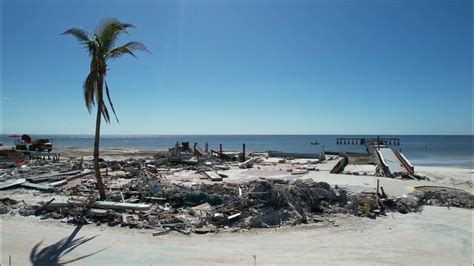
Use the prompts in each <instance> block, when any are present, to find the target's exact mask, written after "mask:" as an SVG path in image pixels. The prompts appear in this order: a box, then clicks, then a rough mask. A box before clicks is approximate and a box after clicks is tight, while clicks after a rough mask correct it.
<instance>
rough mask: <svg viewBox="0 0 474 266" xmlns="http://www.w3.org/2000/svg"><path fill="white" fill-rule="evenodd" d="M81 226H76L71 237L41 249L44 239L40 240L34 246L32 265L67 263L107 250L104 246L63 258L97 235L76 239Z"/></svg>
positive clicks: (31, 258) (31, 257) (53, 265)
mask: <svg viewBox="0 0 474 266" xmlns="http://www.w3.org/2000/svg"><path fill="white" fill-rule="evenodd" d="M81 228H82V225H78V226H76V228H75V229H74V231H73V232H72V233H71V235H70V236H69V237H67V238H63V239H61V240H59V241H58V242H56V243H54V244H52V245H50V246H47V247H44V248H42V249H41V250H39V248H40V246H41V244H42V243H43V240H41V241H40V242H38V244H36V245H35V246H34V247H33V249H32V250H31V253H30V261H31V263H32V265H52V266H56V265H65V264H68V263H71V262H75V261H78V260H81V259H84V258H87V257H90V256H92V255H94V254H96V253H99V252H101V251H103V250H105V248H104V249H101V250H99V251H96V252H93V253H91V254H88V255H84V256H80V257H77V258H75V259H69V260H63V257H64V256H65V255H67V254H68V253H69V252H71V251H73V250H74V249H75V248H77V247H78V246H80V245H82V244H85V243H87V242H89V241H90V240H92V239H94V238H95V237H96V236H93V237H89V238H84V237H79V238H77V239H74V238H75V237H76V235H77V233H79V230H81Z"/></svg>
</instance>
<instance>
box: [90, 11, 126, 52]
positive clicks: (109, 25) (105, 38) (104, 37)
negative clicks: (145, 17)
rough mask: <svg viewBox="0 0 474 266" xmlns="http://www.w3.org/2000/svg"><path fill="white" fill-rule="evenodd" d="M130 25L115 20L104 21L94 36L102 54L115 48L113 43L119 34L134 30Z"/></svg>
mask: <svg viewBox="0 0 474 266" xmlns="http://www.w3.org/2000/svg"><path fill="white" fill-rule="evenodd" d="M134 27H135V26H133V25H132V24H129V23H122V22H120V21H119V20H117V19H114V18H108V19H104V20H103V21H102V22H101V23H100V24H99V27H98V28H97V30H96V32H95V36H96V37H97V38H98V41H99V43H100V46H101V51H102V53H104V54H105V53H107V52H109V50H110V49H112V47H114V46H115V41H116V40H117V37H118V36H119V35H120V34H121V33H127V28H134Z"/></svg>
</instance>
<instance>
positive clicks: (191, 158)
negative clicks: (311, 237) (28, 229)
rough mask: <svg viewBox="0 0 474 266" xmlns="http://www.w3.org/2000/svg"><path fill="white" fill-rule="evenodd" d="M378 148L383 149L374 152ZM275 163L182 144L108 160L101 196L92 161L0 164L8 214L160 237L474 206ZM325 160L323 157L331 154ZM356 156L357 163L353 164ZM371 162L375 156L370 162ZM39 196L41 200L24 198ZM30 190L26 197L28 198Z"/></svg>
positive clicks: (433, 193) (442, 194)
mask: <svg viewBox="0 0 474 266" xmlns="http://www.w3.org/2000/svg"><path fill="white" fill-rule="evenodd" d="M374 147H375V148H377V147H376V146H374ZM323 155H324V157H325V158H324V159H326V161H324V162H322V161H320V160H318V159H295V158H288V157H286V158H285V157H276V158H274V157H270V156H269V154H268V153H246V152H245V145H243V151H242V152H225V151H224V150H223V147H222V145H220V147H219V150H218V151H214V150H210V149H209V148H208V145H207V143H206V145H205V149H202V148H200V146H199V145H198V144H197V143H196V144H194V145H193V146H192V147H191V146H190V144H189V142H184V143H176V145H175V146H174V147H172V148H170V149H169V151H168V152H156V153H155V154H154V156H153V157H145V158H130V159H123V160H115V159H113V158H112V159H109V160H105V159H103V160H101V162H100V169H101V172H102V173H103V175H104V177H103V179H104V185H105V187H106V190H107V195H108V198H107V199H106V200H105V201H99V200H98V199H97V191H96V181H95V178H94V172H93V165H92V160H85V159H84V158H82V157H81V158H66V157H64V158H62V159H58V160H46V159H32V160H25V159H22V161H18V159H12V158H15V156H14V155H12V154H10V155H4V156H2V157H1V158H2V159H1V167H0V190H2V195H3V196H2V197H1V198H0V201H1V203H0V210H1V213H3V214H5V213H10V214H20V215H25V216H29V215H36V216H41V217H42V218H43V219H46V218H52V219H63V220H64V221H65V222H73V223H84V224H88V223H94V224H97V225H100V224H107V225H109V226H118V225H120V226H127V227H130V228H139V229H151V230H153V234H154V235H162V234H166V233H168V232H170V231H177V232H180V233H183V234H190V233H198V234H202V233H208V232H218V231H238V230H246V229H250V228H269V227H279V226H284V225H291V226H292V225H297V224H302V223H314V222H318V221H321V220H322V219H324V217H326V216H329V215H332V214H337V213H343V214H349V215H356V216H363V217H369V218H372V219H375V218H377V217H378V216H380V215H385V214H386V213H387V212H401V213H408V212H418V211H421V210H422V208H423V205H425V204H433V205H441V206H456V207H462V208H472V207H473V201H474V198H473V196H472V195H471V194H470V193H468V192H466V191H463V190H455V189H452V190H446V189H444V188H439V189H435V188H433V187H419V188H416V189H414V190H413V191H412V193H410V194H408V195H406V196H404V197H399V196H390V195H387V193H386V191H385V190H384V188H383V187H379V186H377V190H375V191H352V190H349V189H347V188H343V187H339V186H337V185H336V186H334V185H333V186H331V185H330V184H328V183H326V182H317V181H314V180H313V179H311V178H303V177H305V175H307V174H308V173H311V172H318V171H320V170H322V169H326V168H327V169H328V171H327V174H330V173H329V170H333V171H334V169H336V170H335V171H336V172H337V171H339V170H337V169H338V168H342V169H343V168H344V166H347V165H348V163H349V162H350V161H351V160H359V161H360V160H362V161H364V160H368V159H367V158H369V157H367V156H365V157H364V156H361V157H360V158H355V157H354V156H352V157H350V156H349V157H348V156H344V155H342V157H338V156H333V155H326V154H323ZM323 155H321V156H323ZM354 158H355V159H354ZM370 162H371V163H373V162H375V160H372V161H370ZM15 190H17V192H22V191H23V192H25V191H31V190H34V191H38V192H35V193H41V195H42V196H43V197H42V200H41V201H40V200H38V201H34V200H29V201H28V202H26V201H24V200H19V199H15V195H18V193H16V194H15V193H10V194H8V193H4V192H7V191H15ZM25 193H26V192H25Z"/></svg>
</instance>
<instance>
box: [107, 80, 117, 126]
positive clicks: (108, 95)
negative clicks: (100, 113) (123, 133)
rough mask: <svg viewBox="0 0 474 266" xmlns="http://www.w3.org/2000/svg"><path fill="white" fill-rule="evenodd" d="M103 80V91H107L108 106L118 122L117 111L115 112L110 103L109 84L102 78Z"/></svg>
mask: <svg viewBox="0 0 474 266" xmlns="http://www.w3.org/2000/svg"><path fill="white" fill-rule="evenodd" d="M104 82H105V92H106V93H107V99H108V100H109V104H110V107H111V108H112V112H113V113H114V116H115V120H117V123H119V124H120V121H119V119H118V117H117V113H115V108H114V104H113V103H112V99H111V98H110V91H109V85H107V81H106V80H104Z"/></svg>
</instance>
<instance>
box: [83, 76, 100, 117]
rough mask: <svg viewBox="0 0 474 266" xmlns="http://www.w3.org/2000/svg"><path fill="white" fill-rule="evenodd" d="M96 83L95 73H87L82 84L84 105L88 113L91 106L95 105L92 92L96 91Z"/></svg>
mask: <svg viewBox="0 0 474 266" xmlns="http://www.w3.org/2000/svg"><path fill="white" fill-rule="evenodd" d="M97 85H98V84H97V79H96V76H95V73H94V72H91V73H89V75H87V78H86V80H85V81H84V85H83V88H84V101H85V102H86V107H87V110H88V111H89V113H90V112H91V111H92V107H93V106H94V105H95V99H94V93H95V92H96V91H97Z"/></svg>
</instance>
